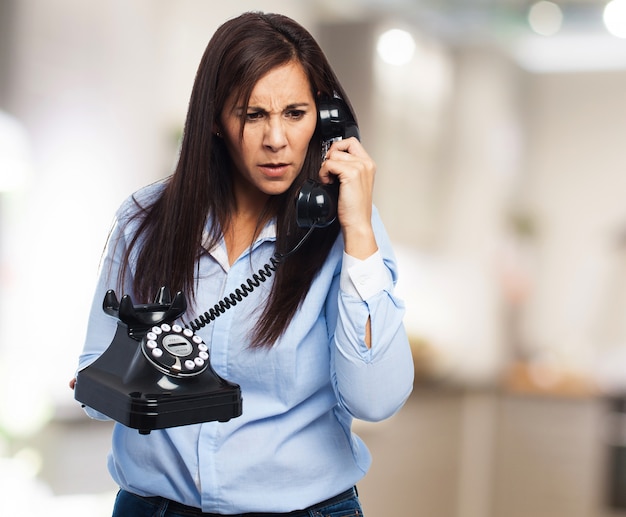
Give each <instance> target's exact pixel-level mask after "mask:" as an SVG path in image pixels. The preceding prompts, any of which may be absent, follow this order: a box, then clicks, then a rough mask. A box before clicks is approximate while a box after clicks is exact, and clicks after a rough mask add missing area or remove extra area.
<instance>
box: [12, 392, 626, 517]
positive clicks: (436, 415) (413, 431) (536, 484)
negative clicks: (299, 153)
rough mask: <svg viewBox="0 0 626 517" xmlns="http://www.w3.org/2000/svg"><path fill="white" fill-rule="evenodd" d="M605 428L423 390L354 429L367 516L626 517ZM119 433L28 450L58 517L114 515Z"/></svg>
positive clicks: (105, 426)
mask: <svg viewBox="0 0 626 517" xmlns="http://www.w3.org/2000/svg"><path fill="white" fill-rule="evenodd" d="M606 418H607V412H606V408H605V405H604V403H603V402H602V401H601V400H598V399H595V398H592V397H564V398H559V397H537V396H515V395H509V394H502V393H498V392H491V391H487V392H483V391H466V390H450V389H448V390H416V392H415V393H414V395H413V396H412V398H411V399H410V400H409V402H408V403H407V405H406V406H405V408H404V409H403V410H402V411H401V412H400V413H399V414H398V415H396V416H395V417H393V418H392V419H390V420H388V421H386V422H382V423H378V424H367V423H361V422H358V423H357V424H356V430H357V432H358V433H359V434H360V436H361V437H362V438H363V439H364V440H365V441H366V442H367V444H368V446H369V447H370V449H371V451H372V454H373V456H374V464H373V466H372V469H371V471H370V473H369V474H368V475H367V477H366V478H365V479H364V480H363V481H362V483H360V485H359V491H360V494H361V498H362V501H363V505H364V510H365V514H366V516H367V517H390V516H392V515H398V516H409V517H416V516H421V515H424V516H428V517H623V516H626V512H621V513H620V512H619V511H611V509H610V508H608V505H607V504H606V489H605V485H606V481H607V468H606V459H607V453H608V450H609V449H608V444H607V442H606V440H605V438H606V425H605V424H606V421H607V420H606ZM110 432H111V424H110V423H103V422H95V421H90V420H89V419H87V418H86V417H85V418H78V419H77V420H66V421H59V422H54V423H52V424H50V425H49V426H47V428H46V429H45V430H44V431H43V432H41V433H40V434H39V435H38V436H37V437H35V438H34V439H32V440H31V441H30V442H29V443H27V444H26V443H25V444H19V445H20V446H22V445H24V446H26V445H27V446H29V447H31V448H33V449H35V450H36V451H39V453H40V454H41V456H42V458H43V466H42V469H41V471H40V476H39V481H40V482H41V484H42V485H43V486H44V487H46V490H43V491H41V492H37V494H40V495H41V494H42V497H43V496H45V497H49V498H50V499H48V502H47V503H46V506H45V507H46V508H48V509H50V508H51V505H50V501H52V500H54V501H55V505H56V507H58V508H59V511H58V515H67V514H71V513H76V511H78V512H79V513H81V510H80V509H82V510H83V511H82V514H84V515H87V514H89V515H92V516H95V515H98V516H99V515H103V516H104V515H110V508H111V505H112V501H113V497H114V494H115V490H116V487H115V486H114V485H113V483H112V481H111V480H110V479H109V476H108V473H107V471H106V466H105V463H106V454H107V451H108V448H109V442H110ZM29 493H30V494H32V493H33V492H32V491H30V492H29ZM14 495H16V494H14ZM53 496H54V497H53ZM16 497H17V496H16ZM64 512H65V513H64ZM38 514H39V513H38V512H36V511H33V513H31V514H28V513H27V512H25V511H22V513H20V515H38ZM46 514H47V515H56V514H55V513H53V512H49V511H48V512H46Z"/></svg>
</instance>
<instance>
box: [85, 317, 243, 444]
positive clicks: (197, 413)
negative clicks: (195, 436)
mask: <svg viewBox="0 0 626 517" xmlns="http://www.w3.org/2000/svg"><path fill="white" fill-rule="evenodd" d="M74 398H75V399H76V400H77V401H78V402H81V403H82V404H83V405H85V406H88V407H90V408H92V409H94V410H96V411H98V412H100V413H102V414H104V415H106V416H108V417H109V418H111V419H113V420H115V421H117V422H119V423H121V424H123V425H125V426H127V427H130V428H133V429H137V430H139V432H140V433H141V434H148V433H150V431H152V430H155V429H165V428H169V427H177V426H182V425H188V424H197V423H202V422H210V421H219V422H226V421H228V420H230V419H231V418H235V417H238V416H240V415H241V413H242V400H241V390H240V387H239V385H237V384H235V383H232V382H229V381H227V380H225V379H222V378H221V377H220V376H219V375H217V373H216V372H215V371H214V370H213V369H212V368H211V366H210V365H209V366H208V367H207V368H206V369H205V370H204V371H202V373H200V374H198V375H194V376H192V377H187V378H182V377H176V376H171V375H166V374H164V373H163V372H160V371H158V370H157V369H156V368H154V366H153V365H152V364H150V363H149V362H148V361H147V360H146V359H145V357H144V354H143V352H142V351H141V346H140V343H139V342H138V341H137V340H136V339H133V338H131V337H129V334H128V328H127V326H126V325H125V324H124V323H122V322H118V328H117V332H116V334H115V337H114V339H113V341H112V343H111V344H110V345H109V347H108V348H107V350H106V351H105V352H104V353H103V354H102V355H101V356H100V357H99V358H98V359H97V360H96V361H95V362H94V363H92V364H91V365H90V366H88V367H86V368H84V369H83V370H81V371H80V372H79V373H78V375H77V377H76V386H75V389H74Z"/></svg>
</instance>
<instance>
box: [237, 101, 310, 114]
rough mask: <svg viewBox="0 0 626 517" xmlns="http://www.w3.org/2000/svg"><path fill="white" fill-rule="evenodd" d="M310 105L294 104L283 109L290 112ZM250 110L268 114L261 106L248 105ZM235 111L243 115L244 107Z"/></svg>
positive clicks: (303, 103)
mask: <svg viewBox="0 0 626 517" xmlns="http://www.w3.org/2000/svg"><path fill="white" fill-rule="evenodd" d="M310 105H311V103H309V102H294V103H293V104H288V105H287V106H285V107H284V108H283V109H284V110H287V111H288V110H293V109H298V108H308V107H309V106H310ZM248 109H249V110H253V111H260V112H263V113H267V110H266V109H265V108H261V107H260V106H254V105H253V104H250V105H248ZM235 111H236V112H237V113H243V111H244V107H243V106H239V107H238V108H236V109H235Z"/></svg>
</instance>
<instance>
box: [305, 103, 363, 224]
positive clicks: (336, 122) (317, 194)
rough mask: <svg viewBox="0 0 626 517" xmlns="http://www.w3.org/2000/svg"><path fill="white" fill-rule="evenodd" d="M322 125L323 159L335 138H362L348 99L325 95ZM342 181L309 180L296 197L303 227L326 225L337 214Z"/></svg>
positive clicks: (330, 222)
mask: <svg viewBox="0 0 626 517" xmlns="http://www.w3.org/2000/svg"><path fill="white" fill-rule="evenodd" d="M318 127H319V130H320V134H321V136H322V160H323V159H324V158H325V156H326V153H327V152H328V149H330V146H331V145H332V143H333V142H335V141H337V140H342V139H344V138H350V137H356V138H359V139H360V135H359V128H358V127H357V125H356V122H355V120H354V118H353V117H352V114H351V112H350V108H349V107H348V105H347V104H346V102H345V101H344V100H343V99H341V98H340V97H332V98H323V99H321V100H320V101H319V106H318ZM338 197H339V181H335V182H334V183H331V184H330V185H323V184H321V183H318V182H316V181H313V180H307V181H306V182H305V184H304V185H303V186H302V189H301V190H300V192H299V193H298V197H297V199H296V220H297V223H298V226H299V227H300V228H311V227H315V228H325V227H326V226H330V225H331V224H332V223H333V221H334V220H335V218H336V217H337V199H338Z"/></svg>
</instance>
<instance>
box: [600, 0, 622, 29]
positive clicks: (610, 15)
mask: <svg viewBox="0 0 626 517" xmlns="http://www.w3.org/2000/svg"><path fill="white" fill-rule="evenodd" d="M603 19H604V25H605V26H606V28H607V30H608V31H609V32H610V33H611V34H612V35H613V36H616V37H618V38H626V0H612V1H611V2H609V3H608V4H606V6H605V7H604V12H603Z"/></svg>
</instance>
